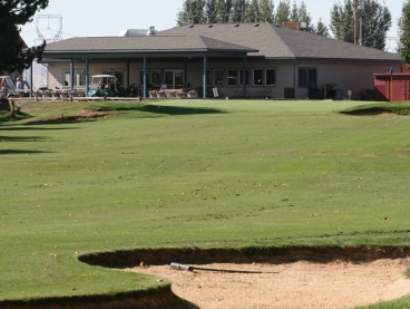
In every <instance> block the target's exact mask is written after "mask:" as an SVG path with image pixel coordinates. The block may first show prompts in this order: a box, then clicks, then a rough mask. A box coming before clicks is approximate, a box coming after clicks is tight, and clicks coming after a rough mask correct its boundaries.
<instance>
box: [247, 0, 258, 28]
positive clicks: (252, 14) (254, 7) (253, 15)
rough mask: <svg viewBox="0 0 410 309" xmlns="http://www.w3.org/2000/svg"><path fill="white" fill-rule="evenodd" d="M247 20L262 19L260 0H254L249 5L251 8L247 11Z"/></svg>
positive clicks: (255, 20)
mask: <svg viewBox="0 0 410 309" xmlns="http://www.w3.org/2000/svg"><path fill="white" fill-rule="evenodd" d="M246 13H247V14H246V21H247V22H251V23H254V22H258V21H260V11H259V3H258V0H252V2H251V3H250V5H249V9H248V10H247V12H246Z"/></svg>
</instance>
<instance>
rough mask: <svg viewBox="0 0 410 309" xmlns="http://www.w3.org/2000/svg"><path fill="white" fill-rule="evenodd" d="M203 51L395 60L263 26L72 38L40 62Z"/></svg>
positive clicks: (50, 47)
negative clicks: (50, 59) (44, 60)
mask: <svg viewBox="0 0 410 309" xmlns="http://www.w3.org/2000/svg"><path fill="white" fill-rule="evenodd" d="M188 53H190V55H192V54H195V53H196V54H198V55H199V53H202V54H204V53H206V54H207V55H210V56H213V57H217V56H222V55H223V56H224V57H235V56H236V57H243V56H244V55H248V56H251V57H252V56H259V57H265V58H268V59H318V60H360V61H390V62H391V61H394V62H396V61H397V62H401V58H400V56H399V55H398V54H392V53H388V52H384V51H380V50H377V49H372V48H367V47H362V46H358V45H354V44H351V43H347V42H344V41H339V40H335V39H332V38H326V37H323V36H319V35H315V34H311V33H308V32H304V31H300V30H294V29H289V28H282V27H277V26H274V25H272V24H269V23H260V24H253V23H245V24H215V25H208V24H198V25H190V26H183V27H176V28H172V29H168V30H164V31H160V32H158V33H157V35H156V36H139V37H90V38H73V39H68V40H64V41H60V42H54V43H51V44H49V45H48V46H47V47H46V51H45V53H44V57H45V58H57V59H58V58H64V57H65V58H70V57H71V58H75V57H95V58H103V57H108V58H114V57H117V58H121V57H142V56H144V57H145V56H147V57H153V56H158V57H166V56H167V57H169V56H171V57H172V56H175V57H177V56H179V57H182V56H188Z"/></svg>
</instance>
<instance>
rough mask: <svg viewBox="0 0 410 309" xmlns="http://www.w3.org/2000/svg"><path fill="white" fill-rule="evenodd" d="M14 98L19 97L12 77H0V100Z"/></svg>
mask: <svg viewBox="0 0 410 309" xmlns="http://www.w3.org/2000/svg"><path fill="white" fill-rule="evenodd" d="M14 96H15V97H17V96H18V92H17V89H16V86H14V83H13V81H12V80H11V78H10V76H6V75H4V76H0V98H3V97H14Z"/></svg>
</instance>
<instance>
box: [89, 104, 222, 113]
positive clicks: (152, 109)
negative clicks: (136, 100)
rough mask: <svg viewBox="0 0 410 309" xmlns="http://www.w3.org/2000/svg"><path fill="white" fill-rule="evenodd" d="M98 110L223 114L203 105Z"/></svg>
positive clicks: (131, 106)
mask: <svg viewBox="0 0 410 309" xmlns="http://www.w3.org/2000/svg"><path fill="white" fill-rule="evenodd" d="M97 110H98V111H141V112H149V113H154V114H162V115H170V116H178V115H201V114H224V113H226V112H225V111H223V110H220V109H216V108H205V107H182V106H169V105H151V104H148V105H142V104H139V105H121V106H118V105H114V106H104V107H98V108H97Z"/></svg>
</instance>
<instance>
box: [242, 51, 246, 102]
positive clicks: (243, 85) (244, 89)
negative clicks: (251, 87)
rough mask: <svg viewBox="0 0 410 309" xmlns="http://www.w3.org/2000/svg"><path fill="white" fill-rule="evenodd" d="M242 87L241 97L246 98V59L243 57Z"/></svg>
mask: <svg viewBox="0 0 410 309" xmlns="http://www.w3.org/2000/svg"><path fill="white" fill-rule="evenodd" d="M242 87H243V90H242V91H243V97H244V98H246V57H243V73H242Z"/></svg>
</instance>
